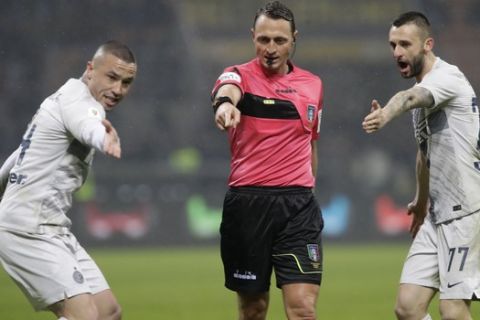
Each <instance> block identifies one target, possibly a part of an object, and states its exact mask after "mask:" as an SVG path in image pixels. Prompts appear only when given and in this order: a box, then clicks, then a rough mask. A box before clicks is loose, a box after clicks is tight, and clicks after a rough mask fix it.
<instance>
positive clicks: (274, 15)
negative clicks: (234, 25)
mask: <svg viewBox="0 0 480 320" xmlns="http://www.w3.org/2000/svg"><path fill="white" fill-rule="evenodd" d="M261 15H264V16H267V17H269V18H271V19H283V20H287V21H288V22H290V28H291V29H292V33H294V32H295V31H296V30H297V29H296V28H295V18H294V17H293V12H292V11H291V10H290V9H289V8H288V7H287V6H285V5H284V4H283V3H281V2H280V1H270V2H268V3H266V4H265V6H263V7H261V8H260V9H258V10H257V13H256V14H255V19H254V20H253V29H255V24H256V23H257V20H258V17H260V16H261Z"/></svg>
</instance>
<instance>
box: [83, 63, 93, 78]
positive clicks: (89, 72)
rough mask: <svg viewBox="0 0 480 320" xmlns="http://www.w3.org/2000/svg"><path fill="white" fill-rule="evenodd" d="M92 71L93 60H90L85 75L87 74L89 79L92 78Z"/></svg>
mask: <svg viewBox="0 0 480 320" xmlns="http://www.w3.org/2000/svg"><path fill="white" fill-rule="evenodd" d="M92 71H93V61H88V62H87V68H86V69H85V75H86V76H87V79H88V80H90V79H91V78H92V76H91V73H92Z"/></svg>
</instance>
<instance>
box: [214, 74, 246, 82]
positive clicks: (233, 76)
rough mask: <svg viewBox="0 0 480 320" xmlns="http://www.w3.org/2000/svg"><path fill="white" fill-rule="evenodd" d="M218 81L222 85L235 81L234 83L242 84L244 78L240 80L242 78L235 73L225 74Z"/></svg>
mask: <svg viewBox="0 0 480 320" xmlns="http://www.w3.org/2000/svg"><path fill="white" fill-rule="evenodd" d="M218 81H219V82H220V83H223V82H227V81H234V82H238V83H241V82H242V78H240V76H239V75H238V74H237V73H235V72H224V73H222V74H221V75H220V77H218Z"/></svg>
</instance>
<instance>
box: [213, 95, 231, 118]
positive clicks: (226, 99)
mask: <svg viewBox="0 0 480 320" xmlns="http://www.w3.org/2000/svg"><path fill="white" fill-rule="evenodd" d="M225 102H230V103H231V104H233V101H232V99H230V97H227V96H223V97H218V98H215V100H214V101H213V105H212V107H213V114H216V113H217V110H218V107H220V105H222V104H223V103H225Z"/></svg>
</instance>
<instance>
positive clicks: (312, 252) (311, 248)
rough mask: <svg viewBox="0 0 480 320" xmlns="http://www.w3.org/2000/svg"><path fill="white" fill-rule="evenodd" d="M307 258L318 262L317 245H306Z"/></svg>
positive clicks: (318, 252)
mask: <svg viewBox="0 0 480 320" xmlns="http://www.w3.org/2000/svg"><path fill="white" fill-rule="evenodd" d="M307 251H308V257H309V258H310V260H312V261H314V262H319V261H320V251H319V250H318V244H315V243H310V244H307Z"/></svg>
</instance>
